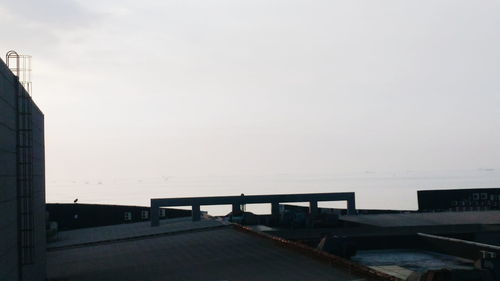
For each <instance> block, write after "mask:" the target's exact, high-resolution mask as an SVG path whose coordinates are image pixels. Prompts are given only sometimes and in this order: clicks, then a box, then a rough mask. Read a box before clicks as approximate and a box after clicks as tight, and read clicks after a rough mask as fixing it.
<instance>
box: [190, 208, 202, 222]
mask: <svg viewBox="0 0 500 281" xmlns="http://www.w3.org/2000/svg"><path fill="white" fill-rule="evenodd" d="M191 215H192V217H193V221H199V220H200V219H201V211H200V205H199V204H195V205H193V206H192V208H191Z"/></svg>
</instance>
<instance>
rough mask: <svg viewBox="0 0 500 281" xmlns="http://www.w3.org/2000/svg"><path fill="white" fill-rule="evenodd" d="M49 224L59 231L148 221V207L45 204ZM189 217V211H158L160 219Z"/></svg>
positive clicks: (164, 209)
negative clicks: (55, 226)
mask: <svg viewBox="0 0 500 281" xmlns="http://www.w3.org/2000/svg"><path fill="white" fill-rule="evenodd" d="M47 212H48V216H49V220H50V221H51V222H57V225H58V229H59V230H69V229H77V228H86V227H97V226H105V225H114V224H122V223H133V222H141V221H149V219H150V214H149V207H139V206H124V205H99V204H47ZM188 216H191V211H190V210H180V209H166V208H161V209H160V218H161V219H165V218H177V217H188Z"/></svg>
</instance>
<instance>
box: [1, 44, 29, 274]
mask: <svg viewBox="0 0 500 281" xmlns="http://www.w3.org/2000/svg"><path fill="white" fill-rule="evenodd" d="M12 59H14V60H15V62H16V66H15V68H14V67H13V68H11V67H10V66H9V63H10V61H11V60H12ZM19 60H20V56H19V55H18V54H17V53H16V52H15V51H9V52H7V55H6V62H7V66H8V67H9V68H10V69H11V70H13V72H14V73H15V74H16V83H15V87H16V105H17V106H16V107H17V118H16V127H17V128H16V129H17V130H16V131H17V132H16V137H17V149H16V154H17V206H18V233H19V234H18V238H19V242H20V253H19V254H20V261H21V264H23V265H24V264H32V263H33V262H34V261H33V258H34V250H35V241H34V237H35V235H34V217H33V216H34V213H33V205H34V204H33V129H32V106H33V102H32V100H31V96H30V95H29V93H28V92H26V91H25V90H24V87H23V86H22V85H21V84H20V83H21V82H20V81H19V71H20V67H19Z"/></svg>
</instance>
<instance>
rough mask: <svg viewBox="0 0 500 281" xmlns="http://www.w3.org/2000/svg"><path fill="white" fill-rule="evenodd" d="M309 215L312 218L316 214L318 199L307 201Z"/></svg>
mask: <svg viewBox="0 0 500 281" xmlns="http://www.w3.org/2000/svg"><path fill="white" fill-rule="evenodd" d="M309 215H311V217H313V218H315V217H317V216H318V201H311V202H309Z"/></svg>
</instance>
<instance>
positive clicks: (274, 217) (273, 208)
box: [271, 202, 280, 223]
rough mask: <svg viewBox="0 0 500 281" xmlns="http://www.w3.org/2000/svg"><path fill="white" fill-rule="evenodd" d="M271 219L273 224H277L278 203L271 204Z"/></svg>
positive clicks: (278, 214)
mask: <svg viewBox="0 0 500 281" xmlns="http://www.w3.org/2000/svg"><path fill="white" fill-rule="evenodd" d="M271 217H272V221H273V223H279V221H280V202H272V203H271Z"/></svg>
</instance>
